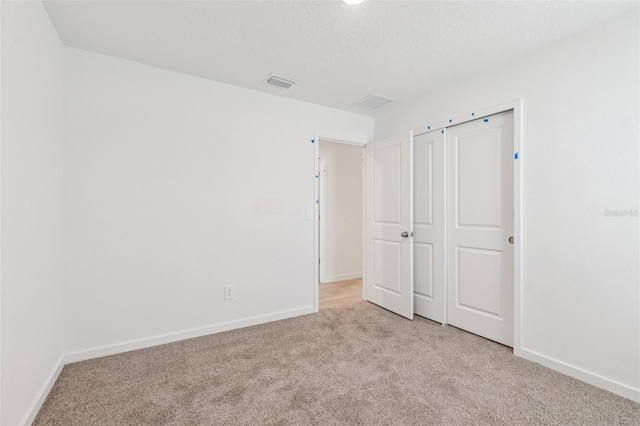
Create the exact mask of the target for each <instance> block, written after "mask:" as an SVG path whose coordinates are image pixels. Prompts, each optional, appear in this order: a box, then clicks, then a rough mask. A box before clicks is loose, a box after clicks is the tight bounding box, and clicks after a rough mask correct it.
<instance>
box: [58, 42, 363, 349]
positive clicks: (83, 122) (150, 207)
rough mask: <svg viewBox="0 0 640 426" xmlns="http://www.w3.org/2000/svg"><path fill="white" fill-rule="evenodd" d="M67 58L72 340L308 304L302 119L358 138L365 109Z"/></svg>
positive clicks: (119, 336)
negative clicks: (228, 295)
mask: <svg viewBox="0 0 640 426" xmlns="http://www.w3.org/2000/svg"><path fill="white" fill-rule="evenodd" d="M66 65H67V79H66V82H67V109H66V113H67V117H68V120H67V123H66V124H67V134H68V144H67V151H66V160H67V164H66V166H67V173H66V181H65V183H66V196H65V202H66V219H67V220H66V225H65V226H66V227H65V230H66V235H67V242H66V250H65V253H66V267H67V285H66V311H65V313H66V315H65V325H66V330H65V342H66V343H65V344H66V350H67V352H71V353H74V352H82V351H86V350H91V349H94V348H97V347H100V346H108V345H118V344H121V343H123V342H127V341H135V340H138V339H145V338H150V337H153V336H160V335H165V334H168V333H173V332H180V331H184V330H190V329H194V328H199V327H208V326H211V325H216V324H220V323H224V322H228V321H236V320H245V319H247V318H252V317H256V316H261V315H270V314H276V313H281V312H284V311H289V310H295V309H300V308H308V307H312V305H313V294H314V292H313V288H314V287H313V264H314V259H313V221H310V220H305V208H306V207H312V206H313V204H314V202H315V200H314V198H313V197H314V195H313V187H314V179H315V177H314V173H313V164H314V163H313V157H314V145H313V144H312V143H311V139H312V137H313V132H314V130H316V131H318V133H319V134H321V135H323V136H325V137H328V138H335V139H344V140H353V141H359V142H367V141H369V140H371V139H372V131H373V119H372V118H371V117H365V116H362V115H358V114H353V113H347V112H343V111H338V110H333V109H330V108H326V107H321V106H316V105H311V104H307V103H303V102H299V101H293V100H290V99H286V98H282V97H276V96H273V95H268V94H264V93H260V92H255V91H251V90H247V89H240V88H238V87H234V86H230V85H225V84H221V83H216V82H213V81H209V80H204V79H199V78H195V77H190V76H185V75H181V74H177V73H173V72H169V71H165V70H160V69H156V68H153V67H149V66H144V65H140V64H136V63H133V62H128V61H125V60H120V59H114V58H111V57H108V56H102V55H98V54H93V53H88V52H85V51H82V50H78V49H71V48H69V49H67V62H66ZM227 284H234V285H235V292H236V295H235V299H234V300H231V301H225V300H224V297H223V295H224V293H223V287H224V285H227Z"/></svg>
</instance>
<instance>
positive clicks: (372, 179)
mask: <svg viewBox="0 0 640 426" xmlns="http://www.w3.org/2000/svg"><path fill="white" fill-rule="evenodd" d="M366 151H367V168H366V204H365V205H366V228H365V232H366V234H365V268H364V287H365V295H366V298H367V300H368V301H370V302H373V303H375V304H377V305H380V306H382V307H383V308H386V309H388V310H390V311H392V312H395V313H397V314H399V315H402V316H404V317H406V318H409V319H413V280H412V270H413V269H412V268H413V251H412V244H411V240H412V236H411V234H412V232H411V226H412V224H413V202H412V199H413V192H412V191H413V179H412V178H413V175H412V169H413V135H412V134H411V132H407V133H406V134H404V135H401V136H395V137H390V138H387V139H384V140H381V141H378V142H372V143H370V144H368V145H367V147H366Z"/></svg>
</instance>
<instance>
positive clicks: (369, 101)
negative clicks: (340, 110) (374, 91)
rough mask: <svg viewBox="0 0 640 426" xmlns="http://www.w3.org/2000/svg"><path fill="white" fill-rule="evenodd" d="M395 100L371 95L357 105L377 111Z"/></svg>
mask: <svg viewBox="0 0 640 426" xmlns="http://www.w3.org/2000/svg"><path fill="white" fill-rule="evenodd" d="M394 100H395V99H391V98H385V97H384V96H380V95H369V96H367V97H366V98H364V99H363V100H361V101H360V102H358V103H357V104H356V105H357V106H361V107H364V108H369V109H376V108H380V107H381V106H382V105H386V104H388V103H389V102H393V101H394Z"/></svg>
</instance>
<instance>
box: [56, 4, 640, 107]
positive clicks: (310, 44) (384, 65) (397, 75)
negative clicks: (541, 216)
mask: <svg viewBox="0 0 640 426" xmlns="http://www.w3.org/2000/svg"><path fill="white" fill-rule="evenodd" d="M45 7H46V8H47V11H48V12H49V15H50V16H51V19H52V21H53V23H54V25H55V26H56V28H57V30H58V32H59V34H60V37H61V38H62V40H63V42H64V43H65V44H67V45H69V46H73V47H78V48H82V49H86V50H90V51H94V52H98V53H103V54H107V55H111V56H116V57H120V58H124V59H129V60H132V61H136V62H140V63H144V64H148V65H153V66H156V67H160V68H165V69H168V70H173V71H178V72H181V73H185V74H191V75H195V76H199V77H204V78H208V79H212V80H217V81H222V82H225V83H230V84H234V85H237V86H242V87H246V88H250V89H255V90H261V91H264V92H268V93H273V94H275V95H281V96H286V97H290V98H294V99H299V100H303V101H307V102H313V103H317V104H321V105H327V106H330V107H334V108H339V109H344V110H349V111H354V112H359V113H364V114H371V113H372V112H371V111H370V110H367V109H363V108H361V107H358V106H355V105H353V104H354V103H356V102H359V101H360V100H362V99H363V98H364V97H365V96H366V95H368V94H371V93H376V94H380V95H383V96H387V97H391V98H394V99H397V100H405V99H409V98H411V97H415V96H419V95H421V94H424V93H425V92H427V91H429V90H430V89H433V88H434V87H436V86H438V85H441V84H443V83H446V82H451V81H455V80H456V79H460V78H463V77H466V76H468V75H471V74H473V73H478V72H482V71H483V70H486V69H489V68H490V67H493V66H496V65H498V64H500V63H504V62H505V61H509V60H513V59H516V58H518V57H520V56H523V55H527V54H529V53H531V52H533V51H534V50H536V49H539V48H542V47H543V46H545V45H547V44H549V43H551V42H553V41H554V40H557V39H559V38H562V37H566V36H568V35H570V34H572V33H576V32H579V31H581V30H583V29H586V28H588V27H589V26H593V25H596V24H597V23H599V22H603V21H606V20H608V19H611V18H613V17H615V16H617V15H621V14H624V13H628V12H631V11H634V12H633V13H638V12H637V7H638V3H637V2H609V1H601V2H576V1H571V2H493V1H476V2H435V1H387V2H379V1H367V2H365V3H363V4H361V5H358V6H348V5H346V4H344V3H343V2H341V1H294V2H290V1H287V2H285V1H275V2H274V1H235V2H234V1H105V2H102V1H45ZM270 73H275V74H278V75H281V76H284V77H288V78H291V79H294V80H296V81H297V82H298V83H297V84H296V85H295V86H294V87H293V88H292V89H289V90H284V89H280V88H277V87H271V86H268V85H266V84H265V83H264V80H265V78H266V77H267V76H268V75H269V74H270ZM381 109H384V107H382V108H381Z"/></svg>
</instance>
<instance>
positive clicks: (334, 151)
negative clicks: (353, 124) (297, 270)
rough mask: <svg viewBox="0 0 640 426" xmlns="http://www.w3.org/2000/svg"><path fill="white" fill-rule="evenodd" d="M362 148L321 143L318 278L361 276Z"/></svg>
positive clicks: (322, 280) (332, 280) (333, 278)
mask: <svg viewBox="0 0 640 426" xmlns="http://www.w3.org/2000/svg"><path fill="white" fill-rule="evenodd" d="M362 156H363V148H362V147H359V146H354V145H346V144H341V143H334V142H325V141H321V142H320V158H322V159H323V163H324V171H322V170H321V171H320V173H321V176H320V178H321V179H322V182H321V186H322V188H323V191H322V192H323V193H322V192H321V194H320V202H321V203H323V204H322V205H321V213H320V215H321V216H320V217H321V219H320V227H321V233H320V241H321V247H322V250H321V253H320V259H321V262H320V281H321V282H334V281H341V280H348V279H354V278H361V277H362Z"/></svg>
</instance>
